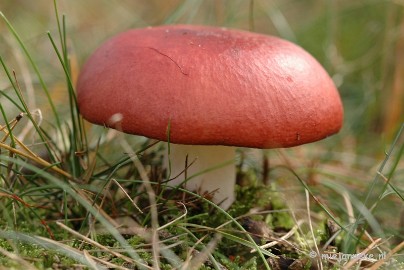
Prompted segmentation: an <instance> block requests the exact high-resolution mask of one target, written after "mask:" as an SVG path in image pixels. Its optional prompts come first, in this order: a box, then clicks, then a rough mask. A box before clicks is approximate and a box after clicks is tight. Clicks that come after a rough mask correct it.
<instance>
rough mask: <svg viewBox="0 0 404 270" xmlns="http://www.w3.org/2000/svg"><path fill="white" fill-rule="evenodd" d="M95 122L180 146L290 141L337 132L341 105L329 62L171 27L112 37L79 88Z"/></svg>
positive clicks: (256, 41) (227, 35)
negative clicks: (115, 121) (326, 66)
mask: <svg viewBox="0 0 404 270" xmlns="http://www.w3.org/2000/svg"><path fill="white" fill-rule="evenodd" d="M77 91H78V93H77V98H78V106H79V109H80V112H81V114H82V115H83V117H84V118H85V119H87V120H89V121H90V122H93V123H96V124H100V125H107V126H111V127H113V128H118V126H115V125H114V124H113V123H111V121H110V118H111V117H112V116H113V115H115V114H120V115H121V116H122V121H121V122H120V123H119V129H120V130H122V131H123V132H126V133H131V134H137V135H143V136H146V137H149V138H154V139H159V140H163V141H165V140H167V127H168V125H170V141H171V142H172V143H178V144H197V145H229V146H242V147H255V148H276V147H290V146H295V145H300V144H304V143H309V142H313V141H317V140H321V139H323V138H325V137H327V136H329V135H331V134H334V133H336V132H338V131H339V129H340V128H341V126H342V121H343V108H342V104H341V100H340V97H339V94H338V91H337V89H336V87H335V85H334V83H333V81H332V80H331V78H330V77H329V75H328V74H327V72H326V71H325V70H324V69H323V67H322V66H321V65H320V64H319V63H318V62H317V61H316V60H315V59H314V58H313V57H312V56H311V55H310V54H308V53H307V52H306V51H304V50H303V49H302V48H300V47H299V46H297V45H295V44H293V43H291V42H288V41H285V40H282V39H280V38H277V37H272V36H266V35H261V34H256V33H250V32H246V31H239V30H230V29H224V28H215V27H206V26H190V25H169V26H160V27H149V28H145V29H135V30H130V31H127V32H124V33H121V34H119V35H117V36H115V37H113V38H111V39H109V40H108V41H106V42H105V43H104V44H103V45H102V46H101V47H100V48H99V49H98V50H96V52H95V53H94V54H93V55H92V56H91V57H90V58H89V59H88V61H87V63H86V64H85V65H84V67H83V69H82V72H81V74H80V76H79V80H78V84H77Z"/></svg>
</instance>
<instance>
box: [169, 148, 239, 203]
mask: <svg viewBox="0 0 404 270" xmlns="http://www.w3.org/2000/svg"><path fill="white" fill-rule="evenodd" d="M166 153H167V154H166V157H165V163H166V168H168V166H169V161H170V165H171V173H170V176H169V177H170V179H172V178H174V177H176V176H178V175H179V176H178V177H176V178H175V179H173V180H171V181H170V182H169V183H168V184H169V185H170V186H177V185H179V184H181V183H183V182H184V181H185V180H186V179H185V175H186V178H187V181H186V182H185V184H184V187H185V188H186V189H187V190H190V191H195V192H197V193H198V194H204V193H205V192H209V193H210V192H212V195H213V198H212V201H213V202H214V203H216V204H219V205H220V207H222V208H223V209H228V208H229V206H230V205H231V204H232V203H233V202H234V199H235V194H234V185H235V183H236V169H235V157H236V148H235V147H229V146H204V145H181V144H170V155H168V151H166ZM187 156H188V159H187ZM186 164H188V165H187V166H188V168H187V169H186V173H185V168H186ZM168 171H169V169H168ZM188 179H189V180H188Z"/></svg>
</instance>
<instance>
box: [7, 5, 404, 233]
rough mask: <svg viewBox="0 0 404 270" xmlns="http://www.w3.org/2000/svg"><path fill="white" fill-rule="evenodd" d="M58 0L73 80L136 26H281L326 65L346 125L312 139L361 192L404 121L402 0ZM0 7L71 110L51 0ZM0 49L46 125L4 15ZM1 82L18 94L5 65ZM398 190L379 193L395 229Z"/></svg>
mask: <svg viewBox="0 0 404 270" xmlns="http://www.w3.org/2000/svg"><path fill="white" fill-rule="evenodd" d="M57 4H58V7H59V15H60V16H61V15H63V14H64V15H65V23H66V27H67V35H68V45H69V52H70V57H71V58H70V61H71V66H72V74H73V80H76V78H77V74H78V72H79V70H80V66H81V65H82V64H83V63H84V61H85V59H86V58H87V57H88V56H89V54H91V52H92V51H94V50H95V48H96V47H97V46H98V45H99V44H100V43H101V42H103V41H104V40H106V39H107V38H109V37H111V36H112V35H114V34H116V33H118V32H121V31H124V30H127V29H130V28H138V27H146V26H154V25H161V24H171V23H184V24H185V23H186V24H204V25H215V26H225V27H231V28H239V29H244V30H250V31H255V32H259V33H264V34H269V35H275V36H280V37H282V38H285V39H288V40H290V41H292V42H295V43H297V44H299V45H300V46H302V47H303V48H304V49H306V50H307V51H309V52H310V53H311V54H313V55H314V56H315V57H316V58H317V59H318V60H319V62H320V63H322V64H323V65H324V67H325V68H326V70H327V71H328V72H329V74H330V76H331V77H332V78H333V79H334V81H335V83H336V85H337V87H338V89H339V91H340V94H341V97H342V100H343V103H344V108H345V122H344V127H343V129H342V131H341V132H340V133H339V134H338V135H335V136H333V137H331V138H329V139H327V140H326V141H325V142H319V143H316V144H315V146H309V147H311V148H309V149H310V151H312V148H313V147H314V148H320V149H323V148H326V149H328V152H327V151H325V152H321V154H318V156H321V157H322V160H324V159H327V155H328V161H329V160H331V161H332V162H331V164H332V167H330V165H328V167H326V168H327V170H329V171H331V172H332V178H337V180H338V181H342V180H343V181H345V182H344V185H346V186H347V187H348V189H351V190H352V191H353V192H355V191H356V192H357V194H361V193H364V194H365V192H366V190H368V188H369V185H370V184H371V183H372V181H373V179H375V177H377V170H378V168H379V166H380V164H381V162H382V161H383V160H384V158H385V152H386V151H387V150H388V149H389V147H390V146H391V144H392V142H393V140H394V138H395V136H396V135H397V134H398V131H399V129H400V127H401V126H402V124H403V122H404V17H403V10H404V1H402V0H164V1H163V0H132V1H129V0H125V1H124V0H122V1H111V0H87V1H72V0H63V1H57ZM0 11H1V12H2V13H3V14H4V15H5V16H6V18H7V19H8V20H9V21H10V22H11V24H12V25H13V27H14V28H15V30H16V31H17V32H18V33H19V35H20V36H21V38H22V41H23V42H24V43H25V44H26V46H27V49H28V50H29V52H30V54H31V55H32V57H33V60H34V61H35V62H36V63H37V65H38V69H39V70H40V71H41V74H42V76H43V78H44V81H45V82H46V84H47V85H48V87H49V90H50V94H51V97H52V100H53V101H54V103H55V105H56V106H57V110H58V112H60V113H61V114H62V115H63V112H64V111H65V112H66V113H67V111H68V107H67V105H66V104H67V90H66V81H65V75H64V72H63V70H62V68H61V65H60V63H59V60H58V59H57V57H56V55H55V51H54V50H53V48H52V46H51V43H50V41H49V38H48V36H47V33H46V32H47V31H49V32H50V33H51V35H52V36H53V37H54V38H55V39H57V38H58V35H59V34H58V29H57V23H56V17H55V11H54V6H53V1H50V0H35V1H27V0H2V1H1V2H0ZM0 55H1V57H2V58H3V60H4V61H5V63H6V64H7V66H8V67H9V68H10V69H12V70H15V72H16V76H17V78H18V80H19V83H20V86H21V89H22V92H23V93H24V95H25V97H26V99H27V103H28V105H29V107H30V108H31V109H33V110H34V109H36V108H40V109H41V112H42V117H43V119H44V122H45V123H44V125H46V124H47V123H48V124H49V125H51V124H52V121H53V120H52V116H51V113H50V108H49V104H48V102H47V100H46V97H45V95H44V93H43V91H41V90H40V88H41V86H40V84H39V82H38V79H37V77H36V76H35V75H34V74H33V71H32V68H31V66H30V64H29V63H28V61H27V59H26V57H25V55H24V53H23V52H22V50H21V48H20V46H18V44H17V42H16V41H15V39H14V37H13V36H12V35H11V34H10V31H9V30H8V29H7V26H6V24H5V23H4V21H3V20H0ZM0 90H1V91H4V92H5V93H8V94H10V95H13V94H12V92H13V90H12V89H11V87H10V82H9V81H8V79H7V77H6V76H5V74H4V72H3V70H0ZM0 101H1V102H2V105H3V106H4V107H5V108H7V110H6V111H7V115H8V116H15V115H17V114H18V113H19V112H18V110H16V108H15V106H12V104H9V102H8V101H7V100H5V99H4V98H2V97H0ZM403 141H404V135H403V134H401V137H400V138H399V139H398V142H397V144H396V149H402V144H403ZM400 147H401V148H400ZM305 149H306V148H300V150H297V152H296V153H295V154H293V155H294V157H295V159H293V162H294V163H293V162H292V163H293V164H295V165H296V167H299V166H305V167H310V166H320V165H316V164H314V165H313V164H309V162H308V161H307V160H311V161H312V160H313V159H307V160H306V159H305V157H307V153H306V152H305ZM329 149H331V150H332V153H333V155H332V157H330V154H329V153H330V151H329ZM397 151H398V150H396V151H395V152H394V156H392V157H391V159H390V162H389V164H390V163H393V164H392V165H391V164H390V165H389V164H388V165H389V166H390V167H392V166H393V165H394V163H395V162H398V165H397V164H396V165H397V169H395V171H394V178H393V179H394V184H395V185H396V186H397V187H399V188H400V187H401V188H404V183H403V182H404V180H403V179H404V166H403V160H401V161H400V155H402V151H401V152H398V153H397ZM302 152H303V154H302ZM324 153H327V154H324ZM299 158H300V160H299ZM302 158H303V159H302ZM319 160H320V159H319ZM283 161H284V160H283ZM318 162H319V163H321V161H318ZM314 163H316V161H314ZM293 164H292V165H293ZM328 164H330V163H328ZM324 166H325V165H324ZM389 166H387V168H388V167H389ZM387 171H388V169H387ZM390 176H393V175H390ZM308 178H309V177H308ZM382 183H383V182H380V184H382ZM362 195H363V194H362ZM391 197H392V198H391V199H389V200H387V201H386V202H383V203H381V205H380V207H378V209H377V210H376V212H377V213H376V214H377V217H378V219H379V221H380V222H381V223H382V224H383V226H385V227H384V228H386V230H388V229H389V228H390V227H391V228H394V230H395V231H396V230H397V228H400V226H401V227H404V226H403V224H404V215H403V216H402V218H401V221H400V214H399V213H400V209H402V201H401V200H400V199H399V198H397V197H396V196H394V195H392V196H391ZM386 209H387V210H386ZM400 222H401V223H400ZM401 232H402V231H401ZM402 233H403V234H404V232H402Z"/></svg>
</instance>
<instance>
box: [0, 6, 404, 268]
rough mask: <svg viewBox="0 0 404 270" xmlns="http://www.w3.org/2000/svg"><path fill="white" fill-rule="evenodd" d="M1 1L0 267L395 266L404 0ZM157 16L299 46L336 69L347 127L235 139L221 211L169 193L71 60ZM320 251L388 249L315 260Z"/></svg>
mask: <svg viewBox="0 0 404 270" xmlns="http://www.w3.org/2000/svg"><path fill="white" fill-rule="evenodd" d="M0 11H1V18H0V57H1V58H0V60H1V61H0V62H1V66H2V69H1V70H0V94H1V95H0V101H1V103H0V111H1V117H0V131H1V132H0V134H1V137H0V138H1V139H0V266H2V267H3V268H2V269H8V268H14V269H22V268H26V269H52V268H57V267H60V268H75V269H106V268H116V269H131V268H133V267H137V268H138V269H151V268H154V269H156V268H157V267H159V268H160V269H174V268H175V269H193V268H194V269H197V268H200V269H270V268H273V269H281V268H276V267H277V265H279V264H281V263H285V264H288V265H289V264H292V263H293V264H294V265H295V267H297V268H296V269H304V268H306V269H309V268H310V266H312V267H315V266H316V267H317V268H318V269H339V268H341V267H342V266H345V267H347V268H349V269H361V268H363V267H365V266H367V267H370V269H376V268H377V267H379V266H380V267H381V268H382V269H400V268H403V269H404V257H403V255H402V253H403V250H404V231H403V229H402V228H403V227H404V221H403V220H404V212H403V210H402V209H403V205H404V182H403V178H404V160H403V159H402V155H403V152H404V130H403V129H404V125H403V123H404V119H403V114H404V113H403V110H402V109H401V107H403V106H404V101H400V100H401V99H400V97H402V95H403V92H404V90H403V88H400V85H398V86H397V83H395V82H396V81H397V80H398V79H399V76H400V75H399V74H402V73H400V65H399V60H398V59H395V57H394V55H395V54H398V53H399V49H400V48H401V47H400V44H401V43H400V42H404V41H402V40H404V39H403V37H402V36H400V33H403V32H404V30H403V29H404V19H403V17H402V13H403V6H402V5H400V4H399V3H398V2H397V3H396V2H393V1H339V2H337V3H334V2H333V1H320V0H305V1H297V0H289V1H280V0H279V1H263V0H261V1H259V0H255V1H241V0H240V1H236V0H232V1H191V0H188V1H167V2H165V3H164V4H163V3H162V1H157V0H156V1H151V0H150V1H146V0H144V1H132V2H119V3H118V2H114V3H112V2H111V1H86V2H85V3H79V2H77V3H76V2H74V3H73V2H70V1H57V2H56V1H55V3H54V5H51V4H50V3H49V1H43V2H41V1H38V2H35V4H33V2H31V1H27V2H23V3H19V4H18V5H16V4H13V1H5V2H4V3H2V6H0ZM163 23H193V24H209V25H217V26H227V27H234V28H242V29H246V30H254V31H257V32H262V33H266V34H272V35H278V36H281V37H284V38H287V39H290V40H292V41H294V42H296V43H298V44H299V45H301V46H302V47H304V48H305V49H306V50H308V51H309V52H311V53H312V54H313V55H314V56H315V57H316V58H317V59H318V60H319V61H320V62H321V63H322V64H323V65H324V66H325V67H326V69H327V70H328V71H329V73H330V74H331V76H332V77H333V78H334V79H335V82H336V84H337V85H338V88H339V90H340V93H341V97H342V99H343V103H344V108H345V123H344V127H343V129H342V131H341V132H340V133H339V134H338V135H335V136H333V137H331V138H328V139H326V140H324V141H321V142H316V143H313V144H309V145H304V146H300V147H296V148H293V149H279V150H263V151H261V152H259V155H263V156H265V158H264V160H266V161H268V163H265V164H262V163H261V158H256V156H255V155H254V153H253V151H250V150H248V149H239V151H238V164H237V168H238V174H237V179H238V186H237V200H236V202H235V203H234V205H233V206H232V207H231V208H230V209H229V210H227V211H224V210H222V209H221V208H219V207H217V206H216V205H214V204H213V203H211V202H210V201H209V200H207V199H206V198H204V197H201V196H200V195H197V194H193V193H191V192H189V191H186V190H183V189H181V188H179V189H177V190H176V191H175V192H171V190H170V188H169V187H165V186H164V184H162V181H164V171H163V169H162V155H163V151H165V150H164V149H165V146H166V145H165V143H164V142H155V141H152V140H147V139H145V138H139V137H136V136H128V135H125V134H120V133H118V132H115V131H112V130H106V129H103V128H101V127H95V126H93V125H90V124H88V123H87V122H85V121H84V120H83V119H82V118H81V117H80V115H79V112H78V109H77V106H76V99H75V81H76V78H77V74H78V73H79V66H80V65H81V64H82V63H83V62H84V61H85V59H86V57H87V56H88V55H89V54H90V53H91V51H93V50H94V49H95V48H96V47H97V46H98V45H99V44H100V43H101V42H102V41H103V40H105V39H107V38H108V37H109V36H111V35H113V34H115V33H118V32H120V31H123V30H125V29H128V28H131V27H144V26H147V25H158V24H163ZM403 72H404V71H403ZM397 74H398V75H397ZM401 87H402V86H401ZM397 104H398V105H400V104H401V106H398V105H397ZM393 105H394V108H396V109H395V110H391V108H390V107H391V106H393ZM397 110H398V115H399V117H398V118H397V117H394V114H397ZM400 110H401V111H400ZM400 113H401V114H400ZM145 183H146V184H145ZM318 251H320V253H322V254H328V255H329V256H331V257H332V255H337V254H357V253H359V252H362V251H366V252H368V253H367V254H373V255H374V256H378V255H379V254H382V255H383V256H384V257H383V258H384V259H383V260H382V259H377V260H375V261H373V262H369V261H368V262H366V261H363V262H360V263H359V264H358V263H355V261H354V260H351V261H338V260H336V259H331V257H328V259H323V260H318V255H316V254H315V253H313V252H318ZM314 255H316V256H315V258H312V257H313V256H314ZM311 256H312V257H311ZM379 264H380V265H379ZM372 267H373V268H372Z"/></svg>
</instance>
